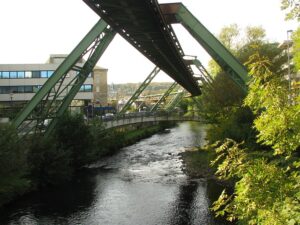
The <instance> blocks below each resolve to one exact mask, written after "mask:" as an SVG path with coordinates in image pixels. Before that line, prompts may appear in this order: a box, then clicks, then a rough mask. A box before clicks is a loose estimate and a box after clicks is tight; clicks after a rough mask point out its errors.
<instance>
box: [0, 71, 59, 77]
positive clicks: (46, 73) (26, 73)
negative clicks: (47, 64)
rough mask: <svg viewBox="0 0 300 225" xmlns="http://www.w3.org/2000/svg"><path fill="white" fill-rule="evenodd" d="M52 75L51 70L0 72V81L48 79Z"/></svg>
mask: <svg viewBox="0 0 300 225" xmlns="http://www.w3.org/2000/svg"><path fill="white" fill-rule="evenodd" d="M53 73H54V71H53V70H41V71H0V79H24V78H49V77H51V76H52V74H53Z"/></svg>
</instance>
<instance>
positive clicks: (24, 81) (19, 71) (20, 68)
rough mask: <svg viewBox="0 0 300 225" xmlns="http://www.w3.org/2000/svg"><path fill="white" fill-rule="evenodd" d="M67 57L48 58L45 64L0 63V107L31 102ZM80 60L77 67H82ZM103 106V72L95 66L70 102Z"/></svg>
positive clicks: (67, 77)
mask: <svg viewBox="0 0 300 225" xmlns="http://www.w3.org/2000/svg"><path fill="white" fill-rule="evenodd" d="M66 57H67V55H51V56H50V58H49V60H48V61H47V63H45V64H0V105H1V106H2V107H5V106H7V105H9V104H24V103H26V102H28V101H29V100H31V98H32V97H33V96H34V95H35V93H36V92H37V91H38V90H39V89H40V88H41V87H42V86H43V84H44V83H45V82H46V81H47V79H48V78H49V77H51V76H52V74H53V73H54V71H55V70H56V68H57V67H58V66H59V65H60V64H61V63H62V62H63V60H64V59H65V58H66ZM83 64H84V60H81V61H80V62H79V63H78V64H77V65H78V66H83ZM76 73H77V72H76V71H70V72H69V73H68V74H67V76H66V79H65V81H64V83H63V84H62V85H65V84H67V83H69V82H70V81H71V80H72V79H73V78H74V76H76ZM90 103H93V104H98V105H102V106H105V105H107V69H104V68H101V67H95V68H94V70H93V72H92V73H91V74H90V75H89V77H88V78H87V79H86V81H85V82H84V84H83V85H82V86H81V88H80V91H79V92H78V93H77V95H76V96H75V98H74V100H73V103H72V104H75V105H77V106H84V105H88V104H90Z"/></svg>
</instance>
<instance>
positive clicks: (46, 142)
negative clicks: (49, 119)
mask: <svg viewBox="0 0 300 225" xmlns="http://www.w3.org/2000/svg"><path fill="white" fill-rule="evenodd" d="M30 143H31V145H30V151H29V154H28V164H29V169H30V177H31V179H32V180H33V182H34V183H35V184H36V185H37V186H38V187H46V186H55V185H59V184H61V183H64V182H67V181H69V180H70V179H71V178H72V174H73V168H72V166H71V152H70V151H69V150H68V149H63V148H58V146H57V143H56V141H55V140H54V139H53V138H52V137H50V138H44V137H39V136H36V137H34V140H33V139H32V140H31V141H30Z"/></svg>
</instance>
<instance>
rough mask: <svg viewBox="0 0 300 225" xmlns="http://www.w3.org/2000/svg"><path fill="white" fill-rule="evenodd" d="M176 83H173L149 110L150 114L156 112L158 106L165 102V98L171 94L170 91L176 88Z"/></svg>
mask: <svg viewBox="0 0 300 225" xmlns="http://www.w3.org/2000/svg"><path fill="white" fill-rule="evenodd" d="M177 85H178V84H177V83H176V82H174V83H173V84H172V85H171V86H170V87H169V88H168V90H167V91H166V92H165V93H164V94H163V96H161V98H160V99H159V100H158V102H157V103H156V104H155V105H154V106H153V107H152V108H151V109H150V112H155V111H157V110H158V108H159V106H160V105H161V104H162V103H163V102H165V101H166V99H167V97H168V96H169V95H170V94H171V92H172V91H174V90H175V88H176V87H177Z"/></svg>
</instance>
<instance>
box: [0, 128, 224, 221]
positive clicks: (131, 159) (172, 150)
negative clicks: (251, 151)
mask: <svg viewBox="0 0 300 225" xmlns="http://www.w3.org/2000/svg"><path fill="white" fill-rule="evenodd" d="M204 137H205V128H204V127H202V126H199V124H193V123H181V124H179V125H178V126H177V127H174V128H172V129H170V132H166V133H160V134H155V135H153V136H151V137H150V138H147V139H144V140H142V141H140V142H138V143H136V144H134V145H131V146H129V147H126V148H123V149H122V150H121V151H120V152H119V153H117V154H116V155H114V156H112V157H107V158H104V159H102V160H100V161H99V162H97V163H95V164H94V165H92V166H91V168H89V169H88V170H87V171H84V172H83V173H82V174H80V175H78V177H77V178H76V179H75V180H74V181H73V182H72V183H69V184H68V185H66V186H63V187H60V188H57V189H55V190H53V189H50V190H47V191H43V192H39V193H33V194H30V195H27V196H25V197H23V198H21V199H20V200H19V201H17V202H15V203H13V204H10V205H9V206H7V207H5V209H4V210H3V211H2V212H1V214H0V224H4V225H6V224H10V225H16V224H22V225H23V224H24V225H35V224H39V225H40V224H41V225H48V224H63V225H65V224H69V225H75V224H82V225H99V224H103V225H189V224H191V225H210V224H213V225H220V224H224V222H220V221H215V220H214V218H213V216H212V214H211V212H210V211H209V205H210V202H211V201H210V199H209V197H208V196H209V193H210V192H211V190H210V189H211V188H212V189H215V188H217V186H216V185H214V184H213V185H211V184H210V185H209V184H208V183H207V181H206V180H204V179H190V178H188V177H187V176H186V175H185V174H184V172H183V170H182V161H181V159H180V156H179V154H180V153H181V152H183V151H184V150H185V149H186V148H189V147H193V146H199V145H201V144H203V143H204ZM208 187H210V188H208Z"/></svg>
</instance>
